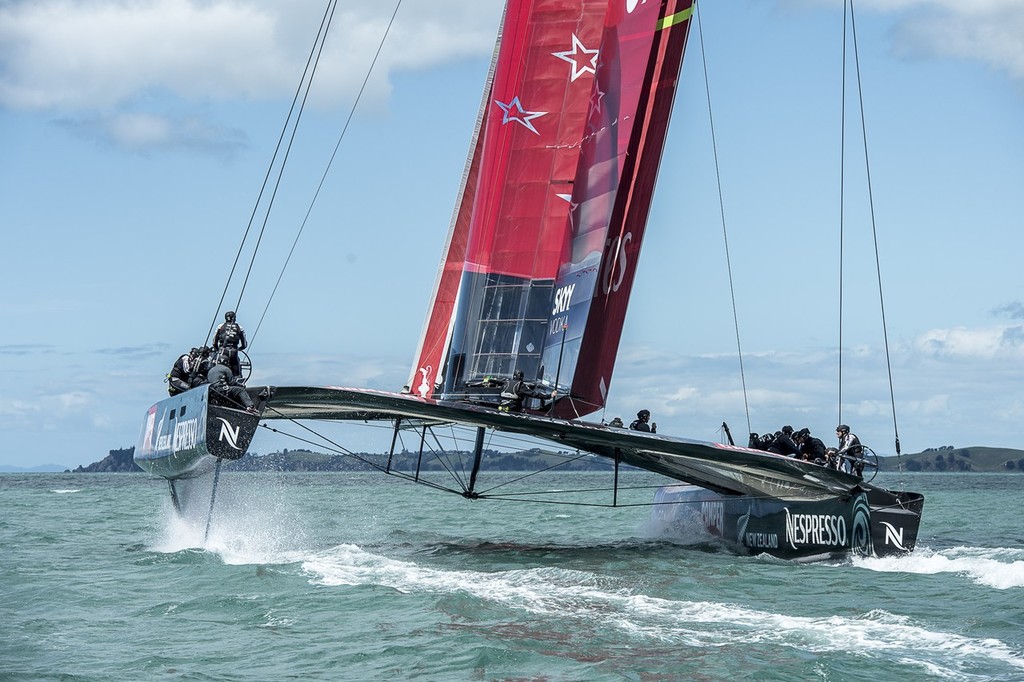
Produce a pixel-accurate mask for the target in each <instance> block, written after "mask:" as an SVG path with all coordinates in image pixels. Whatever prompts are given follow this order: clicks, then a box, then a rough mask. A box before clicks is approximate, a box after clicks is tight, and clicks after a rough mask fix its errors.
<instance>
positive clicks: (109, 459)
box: [71, 447, 142, 474]
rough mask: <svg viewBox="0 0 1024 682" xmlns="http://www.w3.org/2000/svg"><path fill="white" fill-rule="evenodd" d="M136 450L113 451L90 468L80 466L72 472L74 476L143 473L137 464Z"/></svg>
mask: <svg viewBox="0 0 1024 682" xmlns="http://www.w3.org/2000/svg"><path fill="white" fill-rule="evenodd" d="M134 456H135V448H134V447H130V448H121V449H120V450H111V451H110V454H108V455H107V456H106V457H104V458H103V459H101V460H100V461H98V462H93V463H92V464H90V465H89V466H85V467H83V466H79V467H76V468H74V469H72V470H71V473H73V474H83V473H85V474H109V473H136V472H138V473H142V469H140V468H139V466H138V465H137V464H136V463H135V460H134Z"/></svg>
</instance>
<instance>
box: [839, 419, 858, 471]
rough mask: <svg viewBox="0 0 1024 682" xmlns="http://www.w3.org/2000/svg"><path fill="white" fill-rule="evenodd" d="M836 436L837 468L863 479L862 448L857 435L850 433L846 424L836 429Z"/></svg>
mask: <svg viewBox="0 0 1024 682" xmlns="http://www.w3.org/2000/svg"><path fill="white" fill-rule="evenodd" d="M836 436H838V437H839V451H838V452H837V453H836V455H837V456H838V457H839V468H840V470H842V471H845V472H846V473H848V474H853V475H854V476H856V477H857V478H864V446H863V445H861V444H860V438H857V434H855V433H852V432H851V431H850V427H849V426H847V425H846V424H840V425H839V426H837V427H836Z"/></svg>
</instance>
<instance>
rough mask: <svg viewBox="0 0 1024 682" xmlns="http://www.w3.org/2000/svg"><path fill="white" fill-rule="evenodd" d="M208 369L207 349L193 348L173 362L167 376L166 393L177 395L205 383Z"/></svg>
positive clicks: (208, 352)
mask: <svg viewBox="0 0 1024 682" xmlns="http://www.w3.org/2000/svg"><path fill="white" fill-rule="evenodd" d="M209 369H210V349H209V348H208V347H206V346H203V347H202V348H193V349H192V350H190V351H189V352H188V353H183V354H182V355H180V356H179V357H178V359H177V360H175V361H174V366H173V367H171V371H170V373H169V374H168V375H167V392H168V393H169V394H170V395H178V394H179V393H184V392H185V391H187V390H189V389H190V388H195V387H196V386H200V385H202V384H204V383H206V373H207V372H208V371H209Z"/></svg>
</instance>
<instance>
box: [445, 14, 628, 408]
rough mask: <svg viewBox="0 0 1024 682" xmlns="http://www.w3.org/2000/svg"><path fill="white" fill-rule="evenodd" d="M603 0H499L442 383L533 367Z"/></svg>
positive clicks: (455, 391) (448, 387) (457, 387)
mask: <svg viewBox="0 0 1024 682" xmlns="http://www.w3.org/2000/svg"><path fill="white" fill-rule="evenodd" d="M607 6H608V0H532V1H531V0H519V1H516V0H512V1H510V2H509V3H508V5H507V7H506V15H505V23H504V26H503V29H502V36H503V37H502V44H501V48H500V50H499V53H498V59H497V64H496V68H495V75H494V80H493V86H492V91H491V102H490V105H489V110H488V112H487V113H486V121H485V123H484V127H483V131H482V140H483V142H482V147H481V151H480V171H479V182H478V184H477V191H476V195H475V197H474V200H473V207H472V215H471V218H470V222H469V226H468V237H467V246H466V255H465V264H464V267H463V271H462V276H461V282H460V286H459V294H458V303H457V305H456V306H455V316H454V322H453V324H452V330H451V335H450V344H449V351H448V357H447V361H446V368H445V370H444V372H443V376H444V377H445V384H444V390H443V393H442V395H445V396H448V397H456V396H458V395H463V396H465V395H467V385H468V384H471V383H474V382H479V381H480V380H482V379H484V378H486V377H488V376H499V377H501V376H504V377H508V376H510V375H511V374H512V372H513V371H514V370H515V369H521V370H523V372H524V373H525V374H526V376H527V377H529V378H535V377H537V376H539V371H540V367H539V365H540V353H541V348H542V341H543V337H544V332H545V324H546V321H547V316H548V312H549V311H548V309H549V307H550V301H551V296H552V285H553V282H554V280H555V277H556V276H557V275H558V270H559V267H560V265H561V264H562V262H563V261H564V258H565V254H566V253H567V247H568V243H569V242H568V233H567V232H566V224H567V218H568V214H569V197H570V196H571V193H572V185H573V182H574V178H575V175H576V164H577V161H578V158H579V150H580V144H581V140H582V135H583V131H584V126H585V123H586V117H587V110H588V102H589V99H588V98H589V93H590V88H591V84H592V81H593V77H594V73H595V70H596V64H597V56H598V50H597V47H596V45H597V43H598V41H599V40H600V36H601V32H602V26H603V23H604V19H605V14H606V11H607Z"/></svg>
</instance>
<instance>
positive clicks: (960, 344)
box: [915, 325, 1024, 359]
mask: <svg viewBox="0 0 1024 682" xmlns="http://www.w3.org/2000/svg"><path fill="white" fill-rule="evenodd" d="M915 345H916V347H917V349H918V350H919V351H920V352H922V353H924V354H925V355H932V356H949V357H964V358H983V359H992V358H997V357H1004V358H1007V359H1014V358H1018V359H1019V358H1024V325H1001V326H996V327H988V328H985V329H967V328H964V327H956V328H954V329H932V330H929V331H927V332H925V333H924V334H922V335H921V336H919V337H918V338H917V340H916V342H915Z"/></svg>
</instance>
